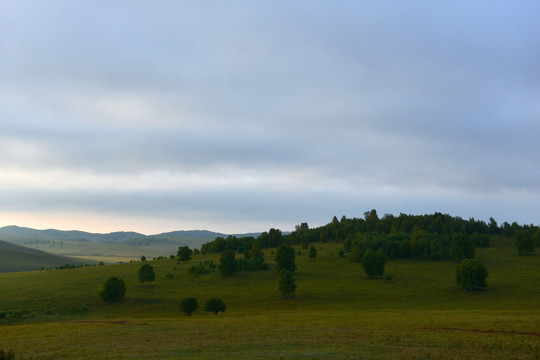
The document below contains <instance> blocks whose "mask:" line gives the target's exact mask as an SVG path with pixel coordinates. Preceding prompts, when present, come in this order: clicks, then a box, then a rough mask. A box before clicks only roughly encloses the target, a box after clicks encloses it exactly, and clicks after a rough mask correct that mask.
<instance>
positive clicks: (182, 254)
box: [176, 246, 193, 261]
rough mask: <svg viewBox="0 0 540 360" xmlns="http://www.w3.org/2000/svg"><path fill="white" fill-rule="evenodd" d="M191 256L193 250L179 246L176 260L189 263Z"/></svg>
mask: <svg viewBox="0 0 540 360" xmlns="http://www.w3.org/2000/svg"><path fill="white" fill-rule="evenodd" d="M191 254H193V250H191V249H190V248H189V247H187V246H180V247H179V248H178V253H177V254H176V256H178V260H180V261H189V260H191Z"/></svg>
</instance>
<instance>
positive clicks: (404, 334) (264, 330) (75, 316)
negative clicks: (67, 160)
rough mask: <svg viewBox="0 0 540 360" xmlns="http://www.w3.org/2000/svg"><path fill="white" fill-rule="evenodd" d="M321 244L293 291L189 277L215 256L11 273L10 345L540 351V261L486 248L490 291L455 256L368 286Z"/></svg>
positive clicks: (250, 353) (195, 354)
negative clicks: (476, 288)
mask: <svg viewBox="0 0 540 360" xmlns="http://www.w3.org/2000/svg"><path fill="white" fill-rule="evenodd" d="M317 249H318V252H319V256H318V257H317V259H314V260H313V259H308V258H307V256H306V255H305V254H303V255H301V256H299V257H297V267H298V269H299V271H298V273H297V275H296V279H297V284H298V290H297V295H296V296H295V297H294V298H293V299H283V298H281V297H280V296H279V294H278V291H277V278H278V274H277V272H276V271H275V270H274V269H273V268H272V270H269V271H263V272H244V273H239V274H238V275H236V276H235V277H232V278H226V279H223V278H222V277H221V276H220V275H219V274H217V273H211V274H207V275H199V276H194V275H190V274H188V273H187V268H188V267H190V266H193V265H195V264H198V263H199V262H200V261H205V260H214V262H217V259H218V258H217V257H216V256H208V255H207V256H206V257H203V256H202V255H201V256H199V257H194V259H193V260H192V261H191V262H189V263H187V264H181V265H177V264H176V262H175V261H173V260H169V259H163V260H156V261H152V262H150V264H152V265H153V266H154V268H155V270H156V273H157V278H156V281H155V282H154V283H152V285H151V286H149V287H145V286H144V285H140V284H139V283H138V282H137V270H138V268H139V266H140V263H131V264H123V265H110V266H97V267H91V268H82V269H72V270H55V271H43V272H32V273H16V274H1V275H0V292H1V294H2V303H1V305H0V308H2V309H4V311H6V310H14V309H17V310H19V311H20V312H21V313H24V314H25V315H24V317H26V319H20V320H17V321H7V320H5V321H4V322H3V323H0V349H5V350H7V349H13V350H14V351H15V352H16V353H17V354H20V355H23V356H25V357H30V356H31V357H32V358H33V359H96V358H97V359H178V358H188V359H190V358H191V359H204V358H207V359H215V358H221V359H238V358H241V359H242V358H245V359H278V358H285V359H288V358H291V359H324V358H334V359H358V358H361V359H381V358H384V359H420V358H422V359H429V358H431V359H531V358H533V359H534V358H540V350H539V343H540V325H539V324H540V296H539V295H540V277H539V276H538V275H537V274H538V273H540V261H539V260H540V259H539V258H538V257H536V256H530V257H521V256H517V255H515V250H514V249H512V248H509V247H497V248H490V249H482V250H479V251H478V253H477V257H478V258H479V259H480V260H481V261H483V262H484V263H485V264H486V267H487V268H488V269H489V270H490V275H489V277H488V289H487V290H486V291H482V292H475V293H467V292H464V291H463V290H461V289H459V288H458V287H456V286H455V284H454V274H455V263H453V262H450V261H448V262H423V261H411V260H400V261H392V262H389V263H388V264H387V273H388V274H390V275H392V280H391V281H385V280H382V279H378V280H370V279H367V278H366V277H365V276H364V275H363V273H362V270H361V266H360V265H359V264H354V263H351V262H349V261H347V260H346V259H343V258H339V257H338V256H336V254H337V253H338V250H339V246H338V245H334V244H318V245H317ZM266 258H267V260H270V259H271V258H272V256H271V254H270V253H269V251H267V254H266ZM269 262H270V261H269ZM271 267H272V264H271ZM167 274H172V275H173V278H170V276H169V277H167V276H166V275H167ZM113 275H116V276H119V277H121V278H123V279H124V280H125V281H126V284H127V287H128V293H127V295H126V299H125V300H124V301H123V302H122V303H120V304H114V305H104V304H102V303H101V301H100V299H99V296H98V293H99V290H100V287H101V285H102V284H103V282H104V280H105V279H106V278H107V277H109V276H113ZM187 296H195V297H196V298H198V299H199V304H200V308H201V307H202V304H203V303H204V301H206V300H207V299H209V298H211V297H215V296H218V297H222V298H223V299H224V300H225V302H226V303H227V306H228V309H227V312H226V313H225V314H219V315H217V316H214V315H211V314H208V313H205V312H204V311H202V310H200V309H199V310H198V311H197V312H195V313H194V315H193V316H191V317H187V316H184V315H183V314H181V313H180V310H179V307H178V303H179V300H180V299H182V298H184V297H187Z"/></svg>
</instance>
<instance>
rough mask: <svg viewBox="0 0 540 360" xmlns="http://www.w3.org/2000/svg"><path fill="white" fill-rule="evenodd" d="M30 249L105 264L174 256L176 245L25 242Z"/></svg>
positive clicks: (65, 241)
mask: <svg viewBox="0 0 540 360" xmlns="http://www.w3.org/2000/svg"><path fill="white" fill-rule="evenodd" d="M23 245H24V246H26V247H29V248H32V249H38V250H42V251H46V252H48V253H51V254H55V255H61V256H69V257H74V258H80V259H82V260H92V261H97V262H100V261H103V262H104V263H106V264H112V263H117V262H129V261H130V260H138V259H140V258H141V255H144V256H146V257H147V258H152V257H158V256H161V255H170V254H175V255H176V251H177V250H178V245H166V244H157V245H154V246H138V245H129V244H121V243H97V242H90V241H77V240H62V241H54V242H53V241H49V242H47V243H43V242H41V243H40V242H35V243H32V242H26V243H24V244H23Z"/></svg>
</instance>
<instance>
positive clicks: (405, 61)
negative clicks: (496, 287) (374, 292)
mask: <svg viewBox="0 0 540 360" xmlns="http://www.w3.org/2000/svg"><path fill="white" fill-rule="evenodd" d="M539 18H540V3H539V2H538V1H537V0H531V1H527V0H523V1H469V0H463V1H461V0H457V1H447V2H443V1H431V0H426V1H415V0H413V1H398V0H396V1H346V0H343V1H317V0H309V1H307V0H306V1H289V0H287V1H276V0H273V1H221V0H219V1H198V0H197V1H173V0H171V1H167V0H164V1H132V0H130V1H127V0H126V1H122V0H117V1H110V0H102V1H99V0H98V1H94V0H92V1H90V0H89V1H73V0H53V1H38V0H36V1H26V0H22V1H19V0H0V226H4V225H11V224H15V225H19V226H29V227H35V228H58V229H65V230H67V229H80V230H87V231H93V232H109V231H119V230H134V231H139V232H143V233H146V234H151V233H159V232H164V231H171V230H180V229H184V230H188V229H209V230H214V231H222V232H228V233H234V232H248V231H265V230H268V229H269V228H270V227H275V228H280V229H282V230H291V229H293V228H294V225H295V224H299V223H301V222H308V224H309V225H310V226H318V225H322V224H325V223H327V222H329V221H330V220H331V218H332V217H333V216H334V215H337V216H338V217H341V216H342V215H345V216H347V217H361V216H363V213H364V211H366V210H370V209H373V208H374V209H377V211H378V212H379V214H380V215H382V214H384V213H392V214H395V215H398V214H399V213H407V214H426V213H433V212H435V211H440V212H443V213H449V214H451V215H454V216H461V217H464V218H469V217H474V218H476V219H484V220H487V219H488V218H489V217H490V216H493V217H494V218H495V220H497V221H498V222H499V223H502V222H503V221H508V222H512V221H517V222H518V223H535V224H539V223H540V138H539V135H540V66H539V64H540V36H539V34H540V21H538V19H539Z"/></svg>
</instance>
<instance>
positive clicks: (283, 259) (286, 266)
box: [276, 244, 296, 273]
mask: <svg viewBox="0 0 540 360" xmlns="http://www.w3.org/2000/svg"><path fill="white" fill-rule="evenodd" d="M276 267H277V269H278V270H279V271H281V270H287V271H290V272H291V273H293V272H295V271H296V264H295V255H294V249H293V248H292V247H288V246H287V245H285V244H281V245H280V246H279V247H278V249H277V252H276Z"/></svg>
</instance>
